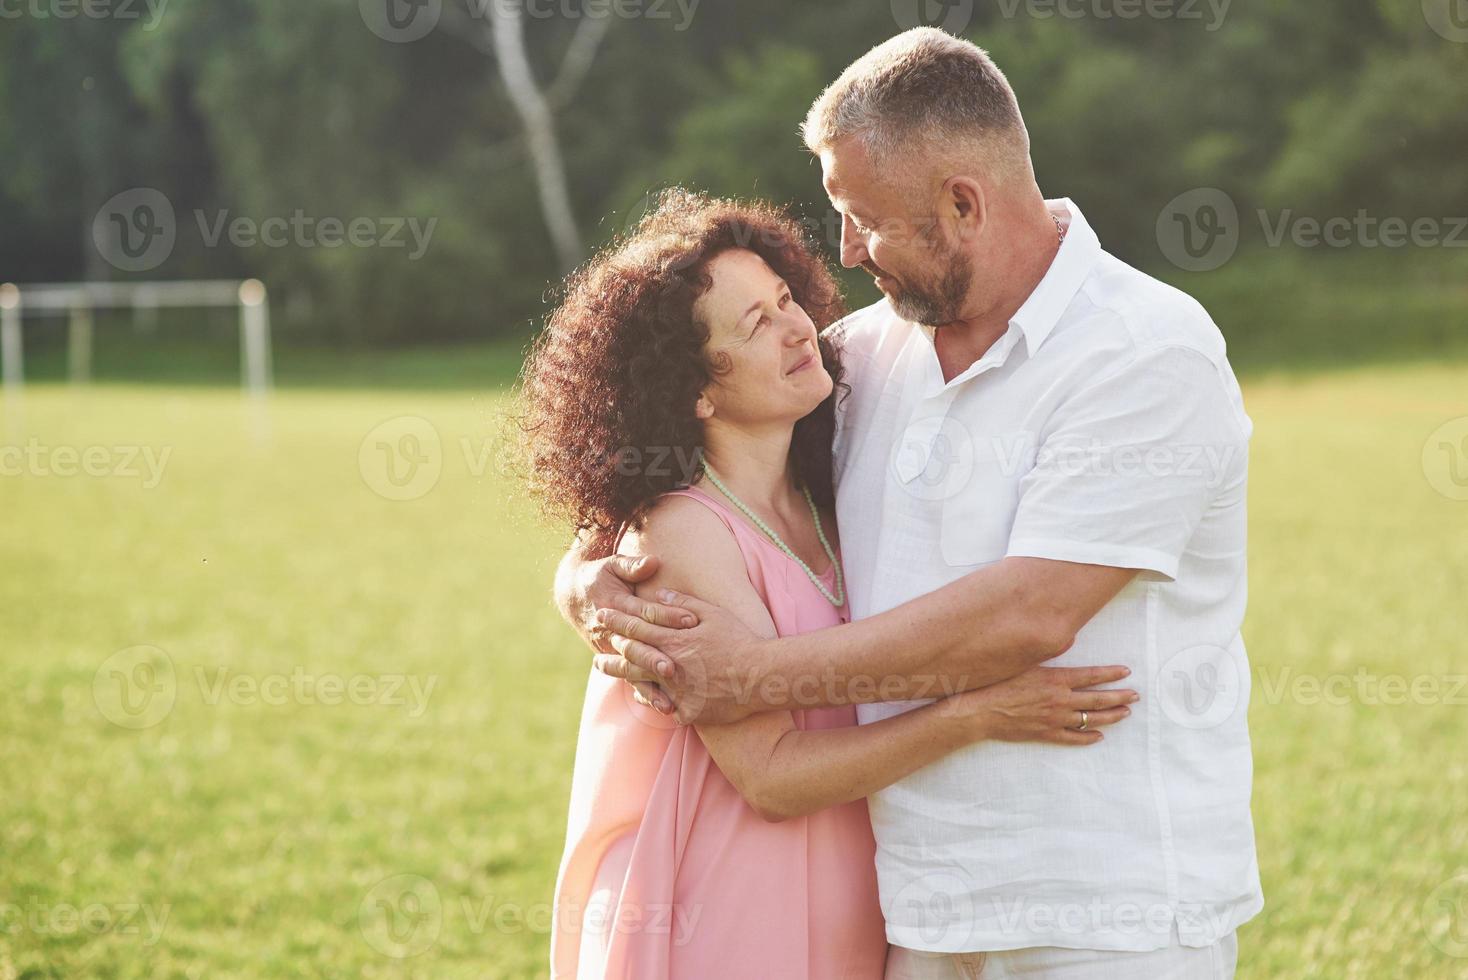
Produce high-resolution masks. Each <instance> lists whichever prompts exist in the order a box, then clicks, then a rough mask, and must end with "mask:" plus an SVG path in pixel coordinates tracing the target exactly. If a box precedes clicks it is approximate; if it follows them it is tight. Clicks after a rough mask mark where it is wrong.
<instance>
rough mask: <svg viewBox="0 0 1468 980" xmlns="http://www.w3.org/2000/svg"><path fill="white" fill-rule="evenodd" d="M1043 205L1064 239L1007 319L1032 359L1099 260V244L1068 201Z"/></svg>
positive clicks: (1063, 200)
mask: <svg viewBox="0 0 1468 980" xmlns="http://www.w3.org/2000/svg"><path fill="white" fill-rule="evenodd" d="M1045 205H1046V207H1048V208H1049V210H1050V213H1051V214H1053V215H1054V216H1055V217H1056V218H1058V219H1059V220H1060V224H1061V227H1063V228H1065V240H1064V241H1063V242H1061V243H1060V250H1059V251H1058V252H1056V254H1055V260H1054V261H1053V262H1051V263H1050V268H1049V269H1047V270H1046V272H1045V276H1044V278H1042V279H1041V280H1040V283H1039V285H1037V286H1036V287H1035V290H1034V292H1032V293H1030V296H1029V298H1028V299H1026V300H1025V301H1024V304H1023V305H1022V306H1020V308H1019V309H1018V310H1016V311H1015V314H1014V316H1013V317H1011V318H1010V320H1009V324H1010V326H1012V327H1018V328H1019V329H1020V330H1021V331H1022V332H1023V333H1024V338H1025V349H1026V350H1027V351H1028V352H1029V355H1030V356H1031V357H1034V356H1035V351H1037V350H1039V349H1040V345H1041V344H1043V343H1045V340H1046V338H1048V337H1049V336H1050V334H1051V332H1052V331H1054V329H1055V325H1056V324H1057V323H1059V322H1060V318H1061V317H1062V316H1064V315H1065V311H1066V309H1067V308H1068V307H1069V306H1070V301H1071V300H1073V299H1074V298H1075V295H1076V293H1078V292H1080V289H1081V285H1082V283H1084V282H1085V281H1086V277H1087V276H1088V275H1090V274H1091V269H1092V267H1093V266H1095V264H1096V260H1097V259H1098V258H1100V257H1101V242H1100V241H1099V240H1098V239H1097V238H1096V233H1095V232H1094V231H1092V230H1091V226H1090V224H1089V223H1088V222H1087V221H1086V217H1085V215H1083V214H1081V209H1080V208H1078V207H1076V206H1075V204H1074V203H1073V202H1072V201H1071V199H1070V198H1068V197H1063V198H1060V199H1059V200H1055V201H1046V202H1045Z"/></svg>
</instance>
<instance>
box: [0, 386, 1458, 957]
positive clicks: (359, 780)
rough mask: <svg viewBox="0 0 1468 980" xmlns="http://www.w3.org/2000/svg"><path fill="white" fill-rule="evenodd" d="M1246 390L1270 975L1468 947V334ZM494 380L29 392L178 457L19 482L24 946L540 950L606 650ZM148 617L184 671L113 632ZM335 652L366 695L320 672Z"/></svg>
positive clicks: (10, 671)
mask: <svg viewBox="0 0 1468 980" xmlns="http://www.w3.org/2000/svg"><path fill="white" fill-rule="evenodd" d="M1246 389H1247V390H1246V397H1247V399H1248V402H1249V408H1250V411H1251V413H1252V415H1253V417H1254V419H1255V422H1256V426H1257V432H1256V436H1255V441H1254V448H1253V463H1252V465H1253V470H1252V497H1251V508H1252V515H1251V519H1252V525H1251V527H1252V531H1251V533H1252V575H1251V589H1252V591H1251V600H1250V612H1249V619H1248V623H1247V639H1248V643H1249V650H1250V654H1251V656H1252V659H1253V661H1254V664H1255V672H1254V673H1255V676H1254V700H1253V704H1252V708H1251V721H1252V728H1253V737H1254V749H1255V758H1256V765H1257V772H1256V790H1255V797H1254V815H1255V821H1256V826H1257V829H1258V834H1259V851H1260V862H1261V867H1262V871H1263V875H1264V884H1265V890H1266V894H1267V900H1268V907H1267V910H1266V912H1265V913H1264V914H1263V915H1262V916H1261V917H1260V918H1259V919H1257V920H1255V921H1254V922H1253V923H1251V924H1250V925H1248V926H1247V927H1246V928H1245V929H1244V931H1243V932H1242V934H1241V945H1242V962H1241V968H1240V975H1241V976H1243V977H1247V978H1258V980H1263V978H1270V980H1274V978H1293V977H1301V978H1303V977H1329V978H1338V977H1362V978H1377V977H1387V976H1393V977H1395V976H1402V977H1408V976H1410V977H1443V978H1448V977H1463V976H1468V958H1454V957H1452V956H1450V955H1448V953H1447V952H1444V950H1445V949H1446V950H1448V951H1455V950H1456V951H1460V952H1468V950H1459V949H1458V947H1457V946H1455V945H1454V944H1453V942H1452V939H1453V933H1452V932H1450V931H1449V930H1450V928H1456V929H1457V935H1458V937H1459V939H1460V940H1468V912H1465V913H1464V914H1463V917H1462V918H1459V919H1458V920H1457V921H1456V922H1454V921H1452V920H1451V918H1450V914H1449V913H1450V907H1449V906H1447V905H1444V904H1441V903H1440V902H1439V901H1438V899H1441V898H1444V897H1447V898H1453V897H1458V898H1463V897H1465V896H1468V885H1465V886H1464V887H1462V888H1458V889H1456V891H1454V889H1453V888H1451V887H1450V888H1448V889H1445V890H1442V891H1439V892H1437V893H1436V895H1434V894H1433V893H1434V889H1437V888H1438V887H1439V886H1440V885H1443V884H1444V883H1447V882H1450V881H1451V880H1452V879H1453V878H1454V877H1455V876H1456V875H1459V874H1465V873H1468V820H1465V815H1468V761H1465V756H1464V746H1465V745H1468V689H1464V690H1460V691H1458V692H1457V695H1458V698H1459V699H1460V703H1458V704H1447V703H1442V702H1444V701H1446V700H1447V699H1448V698H1447V695H1448V691H1449V688H1450V685H1451V680H1450V678H1451V677H1453V676H1454V675H1458V674H1463V673H1468V633H1465V619H1468V617H1465V614H1464V611H1463V610H1464V604H1463V596H1464V595H1465V594H1468V502H1459V501H1454V500H1450V499H1448V498H1447V497H1445V496H1443V495H1441V494H1439V493H1437V492H1435V491H1434V490H1433V488H1432V486H1431V485H1430V483H1429V481H1428V478H1427V475H1426V474H1425V473H1424V471H1423V459H1422V450H1423V446H1424V443H1425V441H1426V440H1427V439H1428V437H1429V435H1430V434H1432V433H1433V431H1434V430H1435V429H1437V428H1438V427H1439V426H1440V425H1441V424H1443V423H1444V422H1447V421H1448V420H1450V419H1453V418H1457V417H1462V416H1465V415H1468V367H1461V366H1460V367H1450V368H1448V367H1445V368H1430V367H1415V368H1392V369H1371V370H1360V371H1356V372H1352V373H1346V374H1339V375H1333V376H1321V377H1307V378H1289V379H1285V378H1281V379H1269V378H1265V379H1260V380H1258V381H1256V382H1254V383H1251V384H1249V385H1247V386H1246ZM503 404H504V402H503V396H501V395H498V394H495V393H492V392H488V393H485V394H482V395H476V394H475V393H474V392H473V391H472V390H465V391H452V392H442V391H441V392H432V393H419V392H415V391H412V390H402V391H394V392H383V391H371V392H369V391H352V390H337V391H314V390H308V389H299V390H283V391H280V392H277V393H276V395H275V396H274V397H273V398H272V400H271V403H270V409H269V434H268V436H265V437H263V438H257V437H256V435H254V432H255V429H254V421H253V420H252V418H251V416H250V415H249V414H248V412H247V411H246V410H245V406H244V404H243V400H242V399H241V397H240V395H239V393H238V392H237V391H235V390H230V389H228V388H221V387H215V388H184V387H163V386H150V387H113V386H100V387H97V388H95V389H92V390H90V391H81V392H78V391H73V390H69V389H67V388H65V387H61V386H33V387H32V388H31V389H30V391H29V392H28V395H27V398H26V400H25V404H24V418H23V419H18V418H16V417H15V416H14V415H13V414H12V415H10V416H7V417H6V419H5V421H4V425H5V426H9V427H10V429H11V431H10V432H8V433H7V432H5V431H4V428H3V427H0V442H3V443H4V444H17V443H18V444H19V445H21V446H25V445H26V444H27V442H28V440H30V439H32V438H34V439H35V443H34V445H35V446H37V447H39V448H40V449H41V450H44V451H45V452H47V453H51V454H52V455H51V456H49V457H48V458H49V459H51V460H53V461H54V460H55V456H54V449H55V448H56V447H62V446H70V447H75V448H76V449H77V450H78V451H79V452H81V451H84V450H85V449H86V448H87V447H106V449H107V452H108V454H109V455H108V457H107V458H108V460H109V465H112V466H116V465H121V462H122V461H121V458H120V456H119V455H118V454H115V453H114V452H113V449H114V447H150V448H151V449H152V450H153V451H154V457H155V459H157V458H162V456H161V454H162V453H163V452H164V451H167V452H168V453H169V455H168V456H167V462H166V465H165V466H164V467H163V470H162V473H161V478H160V479H159V480H158V482H157V485H156V486H155V487H151V488H148V487H145V486H144V482H145V480H144V478H143V477H142V476H138V477H132V476H128V475H125V474H119V475H111V476H103V477H98V476H92V477H88V476H82V475H78V476H70V477H65V476H56V475H40V474H39V473H38V472H27V473H26V474H23V475H18V476H16V475H7V476H3V477H0V515H3V520H0V669H3V676H4V683H3V684H0V911H4V913H5V914H4V917H3V918H0V977H8V976H12V975H18V976H21V977H29V976H35V977H48V976H58V977H59V976H117V977H158V976H184V975H190V976H208V977H228V976H286V975H333V976H392V977H399V976H423V977H434V978H438V977H500V976H503V977H530V976H536V975H541V974H543V973H544V972H545V962H546V955H545V951H546V946H547V941H548V929H549V924H550V919H549V908H548V903H549V901H550V897H551V888H552V884H553V876H554V871H555V867H556V862H557V859H558V858H559V853H560V846H561V839H562V834H563V832H564V819H565V806H566V796H567V791H568V782H569V776H570V767H571V759H572V753H573V749H574V741H575V735H576V725H577V719H578V715H579V711H580V702H581V696H582V691H583V684H584V678H585V673H586V668H587V662H586V659H587V658H586V655H585V653H584V651H583V650H582V649H580V648H579V647H578V645H577V642H576V641H575V640H574V639H573V638H572V637H571V635H570V633H569V632H568V631H567V630H565V629H564V628H563V627H562V626H561V625H560V624H559V621H558V620H557V619H556V617H555V615H554V613H553V611H552V609H551V607H550V604H549V599H548V594H549V582H550V576H551V571H552V566H553V561H554V559H555V557H556V555H557V551H558V548H559V546H560V544H561V542H562V538H563V535H561V534H559V533H553V532H550V531H548V530H546V529H544V528H541V527H539V526H538V525H536V524H535V523H534V521H533V519H532V517H531V512H530V510H529V508H528V507H527V506H525V504H524V502H523V501H520V500H518V499H517V492H516V489H515V486H514V485H513V484H512V483H510V482H509V481H508V480H506V479H505V478H504V477H503V476H502V475H501V474H500V473H499V471H498V468H497V466H496V463H495V458H494V456H493V454H492V453H489V454H487V455H486V453H485V450H486V447H489V446H491V445H492V442H493V440H494V439H495V437H496V434H497V431H498V422H497V413H498V411H499V410H500V408H501V407H502V406H503ZM402 416H413V417H418V418H421V419H424V420H427V422H428V423H430V424H431V425H432V427H433V429H434V430H435V431H436V433H437V435H438V437H439V439H440V450H439V451H438V455H437V458H438V459H441V461H442V467H443V469H442V473H441V475H440V477H439V478H438V480H437V482H436V484H434V485H433V486H432V488H431V489H430V490H428V491H427V492H426V493H423V494H422V495H421V496H417V497H416V499H407V500H390V499H386V498H385V497H384V496H383V493H386V494H388V495H411V494H413V493H416V491H417V490H419V489H422V487H423V485H424V484H416V485H415V484H413V482H412V481H411V480H409V479H408V478H407V477H408V474H407V471H406V470H402V471H400V472H399V473H398V476H399V477H400V478H401V479H400V482H401V483H402V486H396V485H394V484H393V483H392V482H391V481H388V480H386V476H385V471H383V470H382V469H381V467H380V463H379V462H378V461H379V460H380V459H382V458H383V457H380V455H379V454H380V453H381V451H382V450H381V449H380V448H379V447H378V445H377V444H378V443H380V442H386V443H388V444H390V445H392V446H394V447H396V448H397V449H404V450H409V451H418V452H421V453H423V454H424V458H425V459H432V458H434V457H433V452H432V449H431V446H430V445H429V444H428V443H426V442H424V441H423V440H422V439H420V440H419V441H418V442H417V443H416V444H415V443H412V442H402V441H401V440H402V439H403V438H405V437H407V436H415V435H423V434H424V433H423V432H422V431H421V424H420V423H408V422H400V423H391V424H389V425H388V426H387V427H386V428H378V427H379V426H380V425H381V424H382V423H384V422H385V421H388V420H393V419H396V418H399V417H402ZM415 426H417V427H418V428H414V427H415ZM369 433H371V434H372V435H371V438H370V439H369V438H368V437H369ZM364 440H366V441H367V443H368V445H367V447H366V452H365V460H366V464H365V476H364V464H363V462H362V460H363V458H364V457H363V455H362V450H363V443H364ZM415 447H416V449H415ZM100 458H101V457H100V456H94V459H100ZM134 466H135V468H137V469H139V470H142V469H143V464H142V462H141V461H138V460H135V461H134ZM420 479H423V480H424V481H425V483H426V482H427V478H426V477H420ZM378 490H381V491H382V493H379V492H378ZM140 645H145V646H151V647H155V648H157V649H158V650H159V651H162V652H163V653H164V654H166V657H167V662H160V664H161V667H162V672H161V673H160V672H155V673H154V674H152V675H148V674H147V673H146V672H145V673H143V674H136V675H135V674H130V673H128V670H130V669H132V668H133V667H135V666H136V658H137V656H139V655H137V654H134V653H127V654H124V656H123V657H122V658H120V659H117V658H114V655H117V654H119V652H120V651H131V650H132V648H135V647H138V646H140ZM151 655H152V656H153V657H155V659H156V657H157V654H151ZM109 658H114V659H113V660H112V661H110V662H109ZM129 658H133V659H129ZM168 664H171V668H172V675H171V677H172V680H171V681H169V680H168V677H169V675H168V674H167V665H168ZM113 668H118V669H122V671H123V676H124V678H125V679H126V682H127V683H136V682H137V681H138V679H139V678H141V680H142V681H144V682H147V683H152V684H154V685H155V686H156V685H163V688H167V687H168V685H169V684H170V683H171V685H172V687H171V690H172V692H173V695H174V702H173V705H172V708H171V710H168V711H167V712H166V713H163V714H160V715H159V716H158V717H156V718H154V717H151V716H150V715H149V711H150V710H151V711H154V712H158V711H160V710H161V709H159V708H158V707H157V705H158V704H161V702H149V703H148V704H150V705H153V707H151V708H148V707H144V708H142V709H140V710H141V714H140V715H137V716H129V715H127V714H126V712H125V711H123V712H122V713H121V714H120V713H119V712H120V710H121V709H120V708H119V706H118V702H116V700H115V696H116V694H117V692H118V691H119V690H122V688H120V687H119V684H122V683H123V682H122V681H119V680H118V678H117V675H114V674H112V673H111V670H112V669H113ZM221 670H223V671H224V673H221V672H220V671H221ZM1287 670H1288V671H1289V672H1290V673H1285V671H1287ZM1359 671H1364V672H1365V673H1366V675H1367V676H1368V678H1369V677H1376V678H1378V679H1380V678H1383V677H1386V676H1387V675H1401V676H1402V677H1403V678H1405V679H1407V681H1409V682H1410V681H1411V680H1412V679H1415V678H1418V677H1429V678H1437V679H1439V680H1440V681H1441V687H1440V688H1439V692H1440V693H1439V695H1438V697H1437V702H1438V703H1412V701H1411V699H1410V698H1409V699H1408V703H1404V704H1384V703H1377V704H1372V703H1366V702H1368V701H1371V700H1373V698H1372V697H1371V696H1369V695H1366V694H1363V693H1360V692H1362V691H1364V690H1366V689H1365V688H1363V687H1361V686H1360V685H1361V682H1358V681H1355V680H1352V681H1351V686H1349V687H1348V688H1346V690H1348V691H1349V692H1351V693H1350V696H1349V697H1348V698H1347V700H1346V702H1345V703H1343V704H1332V703H1329V702H1328V701H1326V700H1324V699H1312V698H1311V697H1310V696H1309V689H1308V687H1307V688H1301V687H1299V686H1298V683H1297V680H1298V678H1299V677H1300V676H1306V677H1314V678H1318V679H1320V680H1322V681H1326V682H1329V679H1330V678H1332V677H1335V676H1342V675H1344V676H1346V677H1348V678H1355V677H1357V676H1358V672H1359ZM99 674H100V676H99ZM395 677H402V678H404V680H403V681H402V682H401V684H400V685H399V686H398V687H397V688H395V689H394V690H392V691H389V690H387V687H388V685H390V684H392V683H393V682H392V680H391V678H395ZM323 678H340V679H341V681H342V683H343V684H345V685H349V684H350V683H352V682H353V679H354V678H356V679H357V683H358V684H359V688H358V692H359V695H360V696H358V697H357V698H356V700H358V701H373V702H374V703H358V704H354V703H350V701H351V698H350V697H348V696H346V695H342V698H341V699H342V700H343V701H344V702H346V703H338V704H332V703H326V701H327V700H328V697H327V696H326V695H324V694H322V692H320V691H319V690H317V689H315V688H314V687H313V688H312V689H310V690H309V691H308V690H307V689H305V688H303V687H302V686H300V685H302V684H304V683H307V682H309V683H312V684H313V685H314V684H319V683H320V682H321V680H322V679H323ZM328 683H330V681H328ZM413 683H416V684H417V685H418V689H417V690H418V692H419V694H426V700H424V699H423V698H419V697H416V696H415V694H414V692H413V689H412V687H411V684H413ZM231 684H234V685H235V686H234V687H231V686H230V685H231ZM430 684H431V685H432V687H431V688H430V687H429V685H430ZM260 685H264V686H263V687H261V686H260ZM141 690H142V689H141V688H139V689H138V690H137V691H135V692H134V693H135V694H137V693H139V692H141ZM348 690H349V688H348ZM1336 690H1341V688H1340V687H1339V685H1337V688H1336ZM267 691H269V692H274V693H269V694H267ZM165 693H166V691H165ZM99 695H100V702H99ZM369 695H370V697H369ZM109 698H110V699H111V700H109ZM382 699H389V700H393V699H396V700H397V701H398V702H400V703H375V701H380V700H382ZM1418 700H1419V701H1423V700H1427V699H1424V698H1419V699H1418ZM141 704H144V702H142V701H141V700H138V701H136V702H135V703H134V704H133V707H134V708H137V707H138V705H141ZM109 716H111V717H114V718H122V720H123V721H124V723H127V722H129V721H130V719H132V718H134V717H136V718H137V719H138V720H139V721H141V722H147V721H156V724H152V725H151V726H149V727H142V728H129V727H124V726H123V725H119V724H116V723H114V722H113V721H111V720H109ZM400 876H410V877H400ZM405 892H409V893H411V897H405V895H404V893H405ZM415 902H416V903H417V904H416V905H414V904H413V903H415ZM89 907H100V911H98V910H97V909H96V908H94V909H93V911H92V912H91V913H90V914H91V915H92V916H93V917H94V918H93V919H92V920H90V922H89V921H88V920H85V919H83V920H81V921H77V920H75V919H72V918H70V917H69V916H68V914H67V913H66V911H65V910H66V909H68V908H74V909H76V910H78V912H79V913H80V912H84V911H85V910H86V909H88V908H89ZM1465 908H1468V906H1465ZM415 909H416V912H415ZM130 910H131V911H130ZM384 910H387V911H389V912H393V913H394V914H395V915H396V918H395V919H394V920H393V921H391V922H388V921H384V920H383V919H382V916H383V915H384V914H385V912H384ZM150 915H151V916H152V919H151V920H150V919H149V916H150ZM104 917H105V919H106V920H107V921H108V922H110V925H109V926H106V927H102V926H101V925H99V923H101V922H102V921H103V919H104ZM155 923H156V924H157V927H156V928H155ZM1434 941H1435V942H1436V944H1435V942H1434ZM419 950H421V951H419ZM403 953H415V954H416V955H412V956H409V957H406V958H397V957H396V956H395V955H394V954H403Z"/></svg>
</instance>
